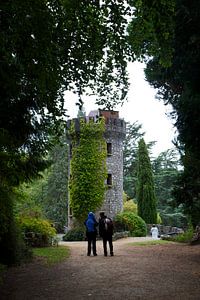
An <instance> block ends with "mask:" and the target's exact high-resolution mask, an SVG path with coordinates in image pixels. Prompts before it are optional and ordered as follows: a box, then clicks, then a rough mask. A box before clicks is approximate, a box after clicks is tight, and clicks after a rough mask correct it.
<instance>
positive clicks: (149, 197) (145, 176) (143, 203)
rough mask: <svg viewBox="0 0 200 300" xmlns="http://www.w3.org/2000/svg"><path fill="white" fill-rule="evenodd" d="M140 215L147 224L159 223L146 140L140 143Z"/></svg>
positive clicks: (138, 192) (138, 177)
mask: <svg viewBox="0 0 200 300" xmlns="http://www.w3.org/2000/svg"><path fill="white" fill-rule="evenodd" d="M136 199H137V204H138V215H139V216H140V217H141V218H142V219H143V220H144V221H145V222H146V223H147V224H152V223H156V221H157V212H156V197H155V191H154V180H153V172H152V167H151V162H150V159H149V155H148V150H147V146H146V144H145V141H144V139H141V140H140V141H139V143H138V166H137V192H136Z"/></svg>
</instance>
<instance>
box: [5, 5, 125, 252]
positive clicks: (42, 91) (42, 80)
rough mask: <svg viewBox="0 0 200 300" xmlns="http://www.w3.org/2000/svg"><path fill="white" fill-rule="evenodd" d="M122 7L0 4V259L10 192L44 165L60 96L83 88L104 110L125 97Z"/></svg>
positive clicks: (58, 116) (59, 109) (9, 211)
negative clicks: (94, 96) (96, 97)
mask: <svg viewBox="0 0 200 300" xmlns="http://www.w3.org/2000/svg"><path fill="white" fill-rule="evenodd" d="M125 4H126V3H123V2H121V1H119V2H114V1H102V2H101V3H99V1H94V0H89V1H59V0H51V1H46V0H38V1H31V0H10V1H5V0H3V1H1V3H0V15H1V16H0V17H1V18H0V19H1V21H0V22H1V23H0V25H1V33H0V43H1V47H0V56H1V61H0V64H1V65H0V81H1V102H0V192H1V196H2V199H4V200H5V201H3V200H2V201H1V216H0V220H1V223H2V224H0V225H2V228H3V231H0V233H1V236H0V249H1V251H2V253H1V255H0V257H3V256H4V254H5V253H8V252H7V250H6V246H5V245H6V244H7V240H8V239H11V237H9V234H8V233H9V232H11V229H10V224H11V223H12V222H10V220H11V219H12V220H13V212H12V208H13V204H12V203H11V202H13V198H14V194H13V196H12V193H13V187H16V186H18V185H19V184H20V183H23V182H27V181H30V180H32V178H33V177H36V176H37V175H38V173H39V172H40V171H43V170H44V169H45V168H46V167H47V166H49V162H48V160H47V159H46V155H47V152H48V151H49V149H50V148H51V147H52V140H51V136H52V134H54V135H56V136H59V135H60V134H61V133H62V130H61V131H60V128H61V127H60V123H61V122H62V119H63V116H64V114H65V111H64V91H65V90H66V89H68V90H69V89H72V90H74V92H76V93H78V94H79V96H80V97H81V94H82V93H84V92H85V89H86V87H88V86H90V89H91V90H92V92H93V93H94V92H95V94H98V95H99V101H98V103H99V104H102V105H104V106H106V105H107V106H109V107H112V106H113V105H114V104H116V103H118V102H123V99H125V97H126V93H127V88H128V81H127V74H126V70H125V69H126V64H127V63H126V57H127V54H128V51H129V47H128V44H127V41H126V37H125V27H126V23H127V20H126V18H125V14H126V12H127V10H128V7H127V6H126V5H125ZM114 83H115V84H114ZM117 91H118V93H117ZM107 95H109V98H108V99H107V97H106V96H107ZM80 101H81V99H80ZM6 198H7V200H6ZM8 202H9V203H8ZM8 207H9V209H8ZM8 220H9V222H8ZM5 222H6V223H5ZM3 223H4V225H3ZM11 249H12V247H11ZM13 249H14V248H13Z"/></svg>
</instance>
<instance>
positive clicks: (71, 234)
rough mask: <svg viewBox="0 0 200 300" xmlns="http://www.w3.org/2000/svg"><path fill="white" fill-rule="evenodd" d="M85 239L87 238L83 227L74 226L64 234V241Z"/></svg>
mask: <svg viewBox="0 0 200 300" xmlns="http://www.w3.org/2000/svg"><path fill="white" fill-rule="evenodd" d="M84 240H85V230H84V229H83V228H73V229H71V230H69V231H68V232H67V233H66V234H65V235H64V236H63V241H84Z"/></svg>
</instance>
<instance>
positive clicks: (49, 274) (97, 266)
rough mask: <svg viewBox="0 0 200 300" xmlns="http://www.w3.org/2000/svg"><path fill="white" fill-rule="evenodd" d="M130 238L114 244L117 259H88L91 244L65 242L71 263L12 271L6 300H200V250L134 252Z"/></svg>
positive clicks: (3, 294) (176, 247) (0, 293)
mask: <svg viewBox="0 0 200 300" xmlns="http://www.w3.org/2000/svg"><path fill="white" fill-rule="evenodd" d="M147 239H151V238H126V239H121V240H117V241H115V242H114V254H115V255H114V257H110V256H108V257H104V256H103V247H102V241H98V242H97V253H98V256H96V257H94V256H90V257H87V256H86V248H87V242H67V243H66V242H61V243H60V244H64V245H67V246H69V247H70V252H71V255H70V258H69V259H67V260H66V261H65V262H63V263H61V264H57V265H54V266H52V267H45V266H44V265H42V263H41V261H35V262H34V263H31V264H26V265H23V266H21V267H18V268H11V269H10V270H9V271H8V272H7V274H6V278H5V283H4V285H3V286H2V287H1V288H0V299H1V300H4V299H13V300H14V299H16V300H18V299H19V300H24V299H27V300H35V299H61V300H62V299H66V300H76V299H80V300H82V299H83V300H84V299H94V300H98V299H99V300H100V299H101V300H102V299H106V300H112V299H116V300H118V299H119V300H121V299H122V300H129V299H130V300H132V299H144V300H146V299H148V300H151V299H154V300H156V299H159V300H160V299H161V300H162V299H170V300H171V299H177V300H189V299H196V300H199V299H200V247H199V246H193V247H192V246H189V245H182V244H176V243H170V244H166V245H154V246H145V247H144V246H134V242H135V241H143V240H147Z"/></svg>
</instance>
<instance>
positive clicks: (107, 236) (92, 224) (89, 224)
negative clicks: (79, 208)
mask: <svg viewBox="0 0 200 300" xmlns="http://www.w3.org/2000/svg"><path fill="white" fill-rule="evenodd" d="M84 224H85V226H86V236H87V240H88V250H87V255H88V256H90V254H91V249H92V251H93V255H94V256H96V255H97V251H96V237H97V226H98V225H99V235H100V237H102V239H103V250H104V256H107V255H108V252H107V242H108V243H109V249H110V255H111V256H113V243H112V236H113V222H112V220H111V219H110V218H108V217H107V216H106V215H105V214H104V212H101V213H100V218H99V223H98V222H97V221H96V218H95V215H94V213H93V212H90V213H89V214H88V218H87V220H86V221H85V223H84Z"/></svg>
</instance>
